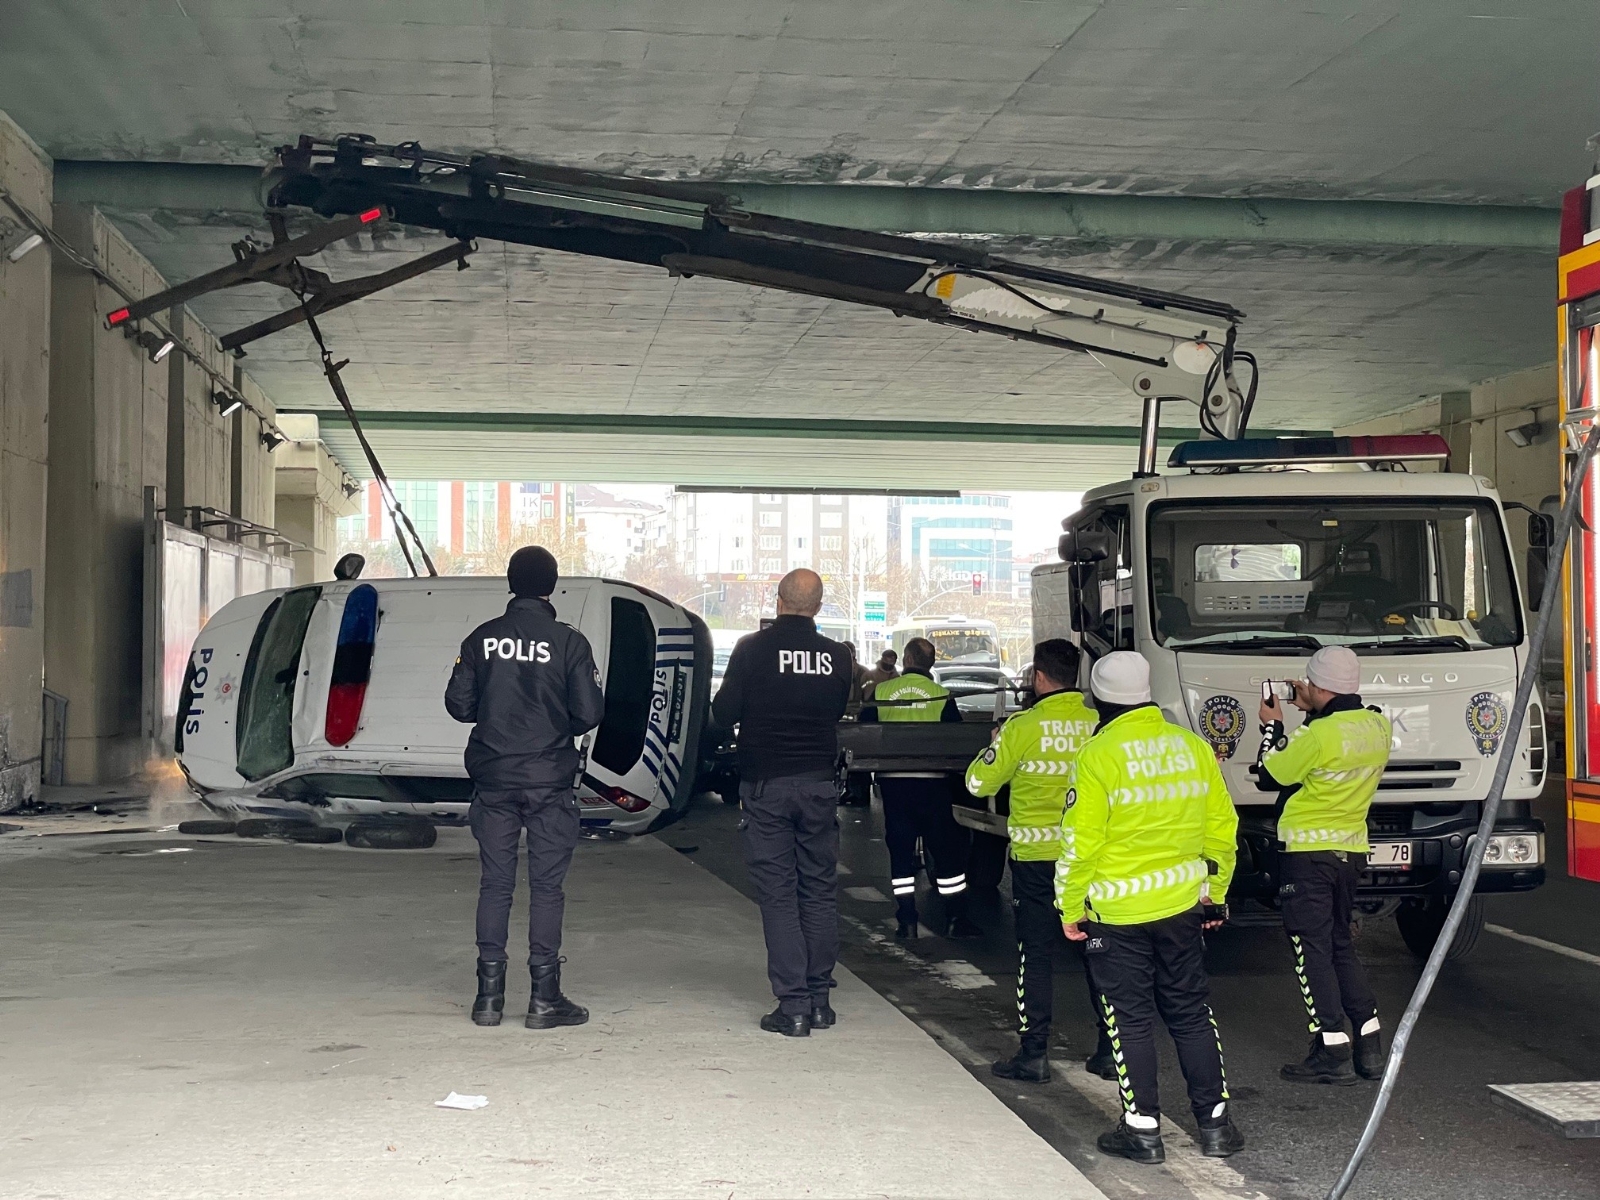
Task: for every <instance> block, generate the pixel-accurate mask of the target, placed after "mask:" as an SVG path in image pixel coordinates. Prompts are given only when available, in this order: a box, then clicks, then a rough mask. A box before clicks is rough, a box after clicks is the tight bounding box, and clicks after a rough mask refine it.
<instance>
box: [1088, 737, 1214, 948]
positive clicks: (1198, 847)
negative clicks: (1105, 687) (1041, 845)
mask: <svg viewBox="0 0 1600 1200" xmlns="http://www.w3.org/2000/svg"><path fill="white" fill-rule="evenodd" d="M1064 819H1065V820H1066V821H1069V822H1071V823H1072V826H1073V831H1074V832H1073V838H1072V843H1071V846H1070V848H1068V847H1067V846H1063V848H1062V853H1061V857H1060V858H1059V859H1058V860H1057V862H1056V903H1057V906H1058V907H1059V908H1060V909H1061V916H1062V919H1063V920H1065V921H1078V920H1082V919H1084V917H1085V915H1086V914H1087V916H1088V918H1089V919H1091V920H1096V921H1103V922H1105V923H1106V924H1108V925H1137V924H1142V923H1143V922H1146V921H1159V920H1161V919H1162V918H1163V917H1170V916H1174V915H1176V914H1177V913H1181V912H1184V911H1185V910H1187V909H1190V908H1193V907H1194V905H1195V904H1197V903H1198V902H1199V901H1200V898H1201V896H1202V894H1206V895H1209V896H1210V897H1211V899H1212V900H1213V901H1215V902H1216V903H1218V904H1220V903H1222V901H1223V898H1224V897H1225V896H1226V895H1227V894H1228V884H1229V883H1230V882H1231V881H1232V879H1233V867H1234V858H1235V855H1236V853H1237V847H1236V843H1235V839H1236V837H1237V834H1238V829H1239V815H1238V813H1237V812H1235V811H1234V807H1233V800H1232V798H1231V797H1230V796H1229V795H1228V788H1227V785H1226V784H1224V783H1223V782H1222V772H1221V771H1219V770H1218V769H1217V760H1216V756H1215V754H1214V753H1213V751H1212V749H1211V747H1210V745H1208V744H1207V743H1206V742H1205V741H1204V740H1203V739H1202V738H1200V737H1199V736H1198V735H1196V734H1194V733H1191V732H1190V731H1189V730H1187V729H1184V728H1182V727H1181V726H1178V725H1173V724H1172V723H1170V722H1169V721H1168V720H1167V719H1166V718H1165V717H1163V716H1162V715H1161V710H1160V709H1158V708H1156V707H1155V706H1154V705H1151V706H1147V707H1143V708H1136V709H1133V710H1132V711H1131V712H1126V713H1123V714H1122V715H1121V716H1119V717H1117V718H1116V719H1115V720H1113V721H1112V722H1111V723H1110V724H1109V725H1107V726H1105V728H1103V729H1101V730H1100V732H1099V733H1097V734H1095V735H1094V736H1093V737H1091V738H1090V739H1089V740H1088V741H1087V742H1086V743H1084V746H1083V748H1082V749H1081V750H1079V751H1078V769H1077V776H1076V779H1075V782H1074V785H1073V793H1072V794H1071V795H1069V796H1068V804H1067V815H1066V817H1065V818H1064ZM1208 862H1209V863H1215V864H1216V874H1215V875H1212V874H1210V867H1209V865H1208Z"/></svg>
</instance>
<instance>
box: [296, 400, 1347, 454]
mask: <svg viewBox="0 0 1600 1200" xmlns="http://www.w3.org/2000/svg"><path fill="white" fill-rule="evenodd" d="M290 411H296V412H304V413H308V414H309V415H311V416H314V417H316V418H317V419H318V420H319V421H321V422H326V423H328V424H330V425H343V424H344V423H345V418H344V413H343V412H341V411H339V410H338V409H297V410H289V409H285V410H284V413H288V412H290ZM361 426H362V428H363V429H371V430H380V429H384V430H389V429H393V430H411V431H423V432H432V431H438V432H460V433H590V434H593V433H618V434H621V433H626V434H635V435H640V434H642V435H645V436H658V437H729V438H739V437H758V438H834V439H840V440H845V441H884V442H1021V443H1048V444H1050V445H1075V446H1132V445H1137V444H1138V441H1139V427H1138V426H1137V425H1031V424H1029V425H1024V424H1011V423H1009V422H1003V421H856V420H819V419H806V418H788V417H708V416H682V417H678V416H647V415H639V414H633V413H527V412H519V413H484V412H381V411H372V410H368V411H366V412H363V413H361ZM1265 432H1269V433H1272V434H1276V435H1278V436H1281V437H1326V436H1328V434H1327V431H1326V430H1298V429H1296V430H1290V429H1277V430H1268V431H1265ZM1199 436H1200V431H1199V430H1198V429H1176V428H1166V429H1163V430H1162V431H1161V440H1162V441H1164V442H1174V441H1187V440H1191V439H1194V438H1198V437H1199Z"/></svg>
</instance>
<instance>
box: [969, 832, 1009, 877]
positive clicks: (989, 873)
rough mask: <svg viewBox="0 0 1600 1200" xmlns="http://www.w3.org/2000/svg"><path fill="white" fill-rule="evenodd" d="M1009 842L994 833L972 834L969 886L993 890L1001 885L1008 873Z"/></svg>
mask: <svg viewBox="0 0 1600 1200" xmlns="http://www.w3.org/2000/svg"><path fill="white" fill-rule="evenodd" d="M1009 848H1010V847H1009V843H1007V841H1006V839H1005V838H1003V837H996V836H995V835H994V834H992V833H976V832H974V833H973V835H972V852H971V854H969V855H968V856H967V886H968V887H970V888H973V889H975V890H982V891H993V890H994V889H995V888H997V887H999V886H1000V878H1001V876H1003V875H1004V874H1005V873H1006V851H1007V850H1008V849H1009Z"/></svg>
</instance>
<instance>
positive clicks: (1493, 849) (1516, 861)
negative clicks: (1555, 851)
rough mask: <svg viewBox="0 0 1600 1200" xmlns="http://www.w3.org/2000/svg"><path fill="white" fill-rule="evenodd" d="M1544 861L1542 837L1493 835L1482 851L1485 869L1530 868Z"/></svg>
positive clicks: (1535, 835)
mask: <svg viewBox="0 0 1600 1200" xmlns="http://www.w3.org/2000/svg"><path fill="white" fill-rule="evenodd" d="M1543 861H1544V835H1543V834H1538V833H1495V834H1490V835H1489V844H1488V846H1487V847H1485V848H1484V851H1483V865H1484V866H1485V867H1512V868H1515V867H1532V866H1537V865H1538V864H1540V863H1542V862H1543Z"/></svg>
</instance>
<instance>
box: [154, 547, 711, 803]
mask: <svg viewBox="0 0 1600 1200" xmlns="http://www.w3.org/2000/svg"><path fill="white" fill-rule="evenodd" d="M507 599H508V595H507V592H506V585H505V581H504V580H503V579H499V578H489V577H447V578H435V579H373V580H359V581H358V580H345V581H337V582H330V583H320V584H313V585H310V586H307V587H297V588H287V589H275V590H271V591H265V592H258V593H256V594H254V595H250V596H243V597H241V598H239V599H237V600H234V601H233V602H232V603H230V604H228V605H227V606H225V607H224V608H223V609H222V610H221V611H219V612H218V613H217V614H216V615H215V616H213V617H212V618H211V620H210V621H208V622H207V623H206V626H205V628H204V629H203V630H201V632H200V635H199V637H198V638H196V639H195V643H194V649H193V652H192V654H191V655H190V660H189V667H188V670H187V673H186V675H185V679H184V686H183V690H182V695H181V697H180V701H179V711H178V719H177V730H176V739H175V742H176V750H177V755H178V761H179V764H180V765H181V766H182V768H183V772H184V774H185V776H186V777H187V778H188V780H189V784H190V786H191V787H192V788H193V790H194V791H195V792H196V794H197V795H199V796H200V797H201V799H203V800H204V801H205V802H206V803H207V804H208V805H210V806H211V807H212V808H214V809H216V810H217V811H218V812H219V813H223V814H225V815H229V816H243V815H247V814H248V815H253V816H288V817H300V818H304V817H306V816H307V815H314V816H320V815H330V816H334V815H339V816H361V815H370V814H394V815H401V814H409V815H412V816H422V817H427V818H430V819H433V820H458V819H460V818H461V817H463V816H464V815H465V812H466V808H467V805H468V804H469V803H470V801H471V799H472V784H471V781H470V780H468V778H467V775H466V770H465V768H464V767H463V765H462V751H463V750H464V749H465V747H466V744H467V735H468V733H469V732H470V731H471V727H470V726H468V725H463V724H461V723H459V722H457V721H454V720H452V719H451V718H450V716H449V715H448V714H447V713H446V712H445V709H444V689H445V683H446V682H447V680H448V679H449V677H450V671H451V669H452V667H453V666H454V664H455V659H456V654H457V651H458V649H459V647H460V645H461V642H462V639H464V638H465V637H466V636H467V634H469V633H470V632H471V631H472V630H473V628H474V627H476V626H477V625H479V624H481V623H482V622H484V621H486V620H489V619H490V618H492V617H495V616H498V615H499V614H500V613H501V612H503V611H504V609H505V606H506V602H507ZM551 603H552V604H554V606H555V609H556V615H557V616H558V617H559V618H560V619H561V620H563V621H565V622H566V623H568V624H569V625H572V626H574V627H575V628H577V629H579V630H581V631H582V632H583V633H584V634H585V635H586V636H587V637H588V639H589V643H590V645H591V646H593V648H594V658H595V665H596V666H597V667H598V668H599V671H600V677H601V679H602V681H603V688H604V691H605V697H606V713H605V719H604V720H603V721H602V722H601V724H600V727H599V728H598V729H597V730H595V731H594V732H593V733H591V734H589V735H586V736H585V737H584V738H583V739H581V741H582V743H583V745H584V748H585V752H586V763H585V768H584V771H583V776H582V782H581V786H580V788H579V791H578V796H579V800H580V802H581V804H582V806H583V812H582V816H583V820H584V822H585V823H586V824H588V825H590V826H609V827H611V828H614V829H621V830H626V831H630V832H637V831H642V830H645V829H647V828H649V827H650V826H651V825H653V824H654V823H655V822H657V821H659V820H661V819H662V818H663V817H664V816H665V815H667V814H669V813H671V812H674V811H679V810H681V809H682V808H683V807H684V806H686V805H687V804H688V802H689V798H690V796H691V795H692V794H693V791H694V787H695V782H696V776H697V774H698V768H699V746H700V740H701V736H700V735H701V730H702V729H703V728H704V726H705V722H706V715H707V711H708V709H709V706H710V690H711V657H712V649H711V636H710V633H709V631H708V630H707V629H706V626H705V623H704V622H703V621H701V620H700V619H699V618H698V617H697V616H695V615H694V614H693V613H691V612H689V611H688V610H687V609H685V608H683V607H682V606H680V605H677V604H674V603H672V602H671V601H669V600H667V599H666V598H665V597H663V596H659V595H657V594H656V593H654V592H652V591H649V590H648V589H646V588H642V587H639V586H637V585H635V584H630V583H625V582H621V581H618V580H612V579H594V578H567V579H563V580H561V582H560V584H558V586H557V590H556V594H555V595H553V596H552V597H551Z"/></svg>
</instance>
